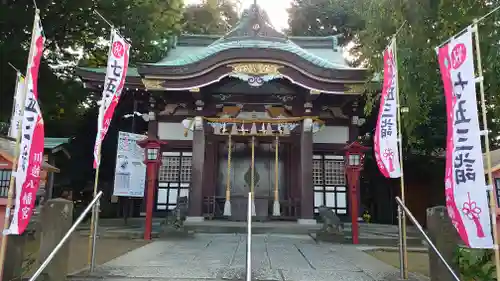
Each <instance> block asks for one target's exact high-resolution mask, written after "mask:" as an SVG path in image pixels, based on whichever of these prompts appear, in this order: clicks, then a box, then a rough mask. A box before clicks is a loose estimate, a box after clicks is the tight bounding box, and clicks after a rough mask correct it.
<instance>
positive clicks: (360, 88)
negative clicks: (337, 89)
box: [344, 84, 366, 94]
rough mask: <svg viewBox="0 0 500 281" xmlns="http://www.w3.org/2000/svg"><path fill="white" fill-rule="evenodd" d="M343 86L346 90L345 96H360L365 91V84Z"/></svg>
mask: <svg viewBox="0 0 500 281" xmlns="http://www.w3.org/2000/svg"><path fill="white" fill-rule="evenodd" d="M344 86H345V87H346V88H347V91H345V93H346V94H362V93H364V92H365V90H366V87H365V84H346V85H344Z"/></svg>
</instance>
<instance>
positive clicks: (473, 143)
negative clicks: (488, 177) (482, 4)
mask: <svg viewBox="0 0 500 281" xmlns="http://www.w3.org/2000/svg"><path fill="white" fill-rule="evenodd" d="M438 60H439V67H440V70H441V78H442V80H443V84H444V95H445V97H446V116H447V135H446V171H445V194H446V207H447V209H448V215H449V216H450V218H451V221H452V222H453V225H454V226H455V228H456V229H457V231H458V233H459V234H460V237H461V238H462V240H463V241H464V242H465V244H466V245H467V246H469V247H471V248H492V247H493V239H492V236H491V223H490V213H489V208H488V197H487V188H486V182H485V178H484V167H483V155H482V149H481V136H480V135H481V131H480V128H479V119H478V111H477V100H476V82H475V80H476V79H475V76H474V55H473V47H472V31H471V30H468V31H467V32H466V33H464V34H463V35H461V36H459V37H456V38H453V39H452V40H451V41H450V42H449V43H447V44H445V45H443V46H442V47H441V48H439V50H438Z"/></svg>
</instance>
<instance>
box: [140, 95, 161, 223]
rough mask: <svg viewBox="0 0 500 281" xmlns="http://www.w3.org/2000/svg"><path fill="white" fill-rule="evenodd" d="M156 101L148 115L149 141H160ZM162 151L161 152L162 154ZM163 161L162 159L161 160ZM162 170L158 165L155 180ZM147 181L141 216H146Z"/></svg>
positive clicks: (150, 103)
mask: <svg viewBox="0 0 500 281" xmlns="http://www.w3.org/2000/svg"><path fill="white" fill-rule="evenodd" d="M155 107H156V100H155V99H154V98H153V97H150V98H149V113H148V118H149V121H148V139H158V120H157V119H156V110H155ZM161 151H162V150H160V153H161ZM160 159H161V158H160ZM159 169H160V165H156V167H155V170H154V172H155V179H158V172H159ZM148 181H149V180H148V179H146V185H145V186H144V196H143V197H142V202H141V206H140V216H146V201H147V198H148V197H147V196H148V184H147V182H148ZM154 188H155V189H158V184H157V182H155V183H154Z"/></svg>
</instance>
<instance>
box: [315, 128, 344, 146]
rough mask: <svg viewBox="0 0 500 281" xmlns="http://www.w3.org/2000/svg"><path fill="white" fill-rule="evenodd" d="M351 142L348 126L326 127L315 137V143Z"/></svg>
mask: <svg viewBox="0 0 500 281" xmlns="http://www.w3.org/2000/svg"><path fill="white" fill-rule="evenodd" d="M348 140H349V127H347V126H325V127H324V128H323V129H322V130H321V131H319V132H317V133H315V134H314V135H313V142H314V143H342V144H345V143H346V142H347V141H348Z"/></svg>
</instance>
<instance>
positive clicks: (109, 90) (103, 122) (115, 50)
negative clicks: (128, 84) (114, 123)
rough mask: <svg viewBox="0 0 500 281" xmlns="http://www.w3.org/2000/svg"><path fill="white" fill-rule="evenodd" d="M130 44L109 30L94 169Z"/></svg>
mask: <svg viewBox="0 0 500 281" xmlns="http://www.w3.org/2000/svg"><path fill="white" fill-rule="evenodd" d="M129 50H130V44H128V43H127V41H126V40H125V39H124V38H123V37H121V36H120V34H118V32H117V31H116V30H114V29H112V30H111V47H110V50H109V55H108V66H107V70H106V81H105V82H104V90H103V92H102V99H101V104H100V108H99V117H98V121H97V122H98V123H97V136H96V141H95V146H94V169H97V167H99V164H100V161H101V156H100V153H101V145H102V141H103V140H104V137H106V134H107V133H108V129H109V125H110V124H111V119H113V113H114V111H115V108H116V106H117V105H118V101H119V100H120V96H121V93H122V90H123V86H124V85H125V78H126V76H127V69H128V59H129Z"/></svg>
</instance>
